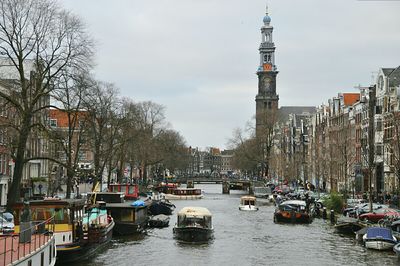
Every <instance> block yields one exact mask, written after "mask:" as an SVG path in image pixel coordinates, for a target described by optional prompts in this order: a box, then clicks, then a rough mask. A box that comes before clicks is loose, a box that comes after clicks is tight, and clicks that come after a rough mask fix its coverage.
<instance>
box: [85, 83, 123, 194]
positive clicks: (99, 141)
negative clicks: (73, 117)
mask: <svg viewBox="0 0 400 266" xmlns="http://www.w3.org/2000/svg"><path fill="white" fill-rule="evenodd" d="M117 95H118V91H117V89H116V88H115V87H114V85H112V84H109V83H104V82H96V83H95V85H94V86H93V87H92V89H91V91H90V92H88V94H87V95H85V96H84V102H83V106H84V109H85V110H86V111H87V115H86V122H85V123H86V125H87V132H88V141H89V142H90V146H91V149H92V152H93V157H94V158H93V164H94V178H93V188H94V187H95V186H96V185H97V182H98V181H100V180H101V178H102V176H103V173H104V169H105V167H106V165H107V162H109V160H110V159H111V157H112V154H113V153H112V151H113V149H114V148H115V147H116V146H118V145H119V144H118V143H117V142H118V139H116V136H117V134H118V132H119V130H120V128H119V126H117V123H115V121H117V120H118V118H119V117H118V98H117Z"/></svg>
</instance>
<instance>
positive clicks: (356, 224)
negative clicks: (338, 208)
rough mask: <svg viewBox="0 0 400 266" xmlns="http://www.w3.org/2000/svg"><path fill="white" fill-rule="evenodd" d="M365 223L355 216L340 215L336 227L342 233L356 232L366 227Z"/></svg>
mask: <svg viewBox="0 0 400 266" xmlns="http://www.w3.org/2000/svg"><path fill="white" fill-rule="evenodd" d="M366 226H367V225H366V224H365V223H362V222H360V220H358V219H356V218H353V217H340V218H339V219H338V220H337V221H336V223H335V225H334V228H335V230H336V232H338V233H340V234H354V233H355V232H357V231H359V230H360V229H361V228H364V227H366Z"/></svg>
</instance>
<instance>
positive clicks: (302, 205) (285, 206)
mask: <svg viewBox="0 0 400 266" xmlns="http://www.w3.org/2000/svg"><path fill="white" fill-rule="evenodd" d="M274 222H275V223H280V222H283V223H311V222H312V215H311V214H310V213H309V210H307V204H306V202H305V201H303V200H288V201H284V202H282V203H280V204H279V205H278V206H277V207H276V209H275V212H274Z"/></svg>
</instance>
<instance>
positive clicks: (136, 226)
mask: <svg viewBox="0 0 400 266" xmlns="http://www.w3.org/2000/svg"><path fill="white" fill-rule="evenodd" d="M88 197H89V198H90V199H91V201H92V202H96V201H104V202H105V209H106V210H107V211H108V213H109V214H110V215H111V217H113V219H114V222H115V227H114V233H115V234H116V235H126V234H135V233H140V232H142V231H143V230H144V229H145V228H146V226H147V219H148V217H147V212H148V205H149V204H147V203H145V202H143V201H141V200H137V201H129V200H127V201H125V195H124V194H121V193H120V192H117V193H114V192H91V193H88Z"/></svg>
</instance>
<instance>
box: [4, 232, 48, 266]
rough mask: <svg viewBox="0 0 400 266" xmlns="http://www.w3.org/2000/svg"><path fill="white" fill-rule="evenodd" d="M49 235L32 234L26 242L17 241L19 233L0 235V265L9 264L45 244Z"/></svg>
mask: <svg viewBox="0 0 400 266" xmlns="http://www.w3.org/2000/svg"><path fill="white" fill-rule="evenodd" d="M51 237H52V236H51V235H43V234H33V235H32V236H31V241H30V242H28V243H19V235H1V236H0V265H10V264H11V263H14V262H16V261H18V260H20V259H22V258H24V257H25V256H28V255H29V254H31V253H32V252H34V251H36V250H37V249H39V248H40V247H42V246H43V245H45V244H46V243H47V242H48V241H49V240H50V239H51Z"/></svg>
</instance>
